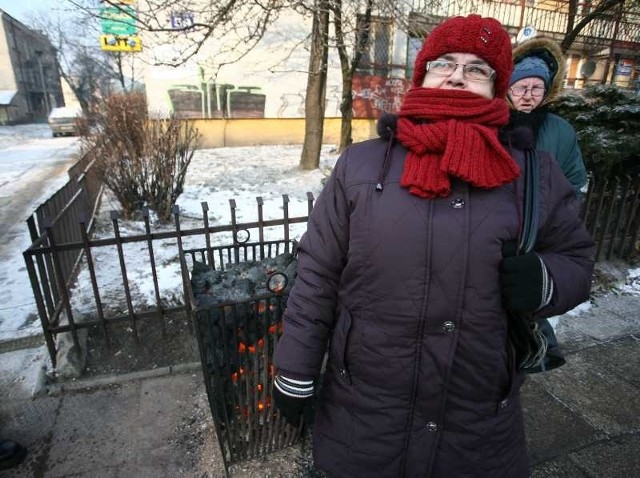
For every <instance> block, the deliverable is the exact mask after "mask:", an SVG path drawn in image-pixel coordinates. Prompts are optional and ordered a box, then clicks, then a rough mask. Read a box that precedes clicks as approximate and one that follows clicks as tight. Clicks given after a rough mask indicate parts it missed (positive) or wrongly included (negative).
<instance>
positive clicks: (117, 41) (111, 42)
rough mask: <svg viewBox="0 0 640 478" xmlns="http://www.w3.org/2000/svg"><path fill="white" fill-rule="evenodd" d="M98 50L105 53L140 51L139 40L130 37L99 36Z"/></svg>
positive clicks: (135, 37) (140, 44)
mask: <svg viewBox="0 0 640 478" xmlns="http://www.w3.org/2000/svg"><path fill="white" fill-rule="evenodd" d="M100 48H101V49H102V50H105V51H126V52H134V51H142V43H140V38H139V37H137V36H135V35H132V36H115V35H100Z"/></svg>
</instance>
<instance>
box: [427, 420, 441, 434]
mask: <svg viewBox="0 0 640 478" xmlns="http://www.w3.org/2000/svg"><path fill="white" fill-rule="evenodd" d="M426 426H427V430H428V431H430V432H437V431H438V424H437V423H436V422H429V423H427V425H426Z"/></svg>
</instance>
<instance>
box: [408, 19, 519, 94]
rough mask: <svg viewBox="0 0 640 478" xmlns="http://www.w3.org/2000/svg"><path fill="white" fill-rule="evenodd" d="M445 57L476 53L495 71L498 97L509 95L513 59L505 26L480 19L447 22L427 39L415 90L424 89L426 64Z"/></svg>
mask: <svg viewBox="0 0 640 478" xmlns="http://www.w3.org/2000/svg"><path fill="white" fill-rule="evenodd" d="M446 53H473V54H474V55H478V56H479V57H480V58H482V59H483V60H485V61H486V62H487V63H488V64H489V65H490V66H491V68H493V69H494V70H496V78H495V97H496V98H504V97H505V96H506V95H507V89H508V87H509V80H510V78H511V70H512V69H513V58H512V56H511V38H510V37H509V33H508V32H507V31H506V30H505V29H504V27H503V26H502V24H501V23H500V22H499V21H498V20H495V19H493V18H484V17H481V16H480V15H469V16H467V17H454V18H450V19H448V20H445V21H444V22H443V23H441V24H440V25H438V26H437V27H436V28H434V29H433V31H432V32H431V33H430V34H429V35H428V36H427V38H426V40H425V42H424V45H423V46H422V49H421V50H420V51H419V52H418V56H417V57H416V64H415V68H414V71H413V86H422V82H423V81H424V77H425V74H426V72H427V62H428V61H431V60H435V59H437V58H438V57H440V56H442V55H444V54H446Z"/></svg>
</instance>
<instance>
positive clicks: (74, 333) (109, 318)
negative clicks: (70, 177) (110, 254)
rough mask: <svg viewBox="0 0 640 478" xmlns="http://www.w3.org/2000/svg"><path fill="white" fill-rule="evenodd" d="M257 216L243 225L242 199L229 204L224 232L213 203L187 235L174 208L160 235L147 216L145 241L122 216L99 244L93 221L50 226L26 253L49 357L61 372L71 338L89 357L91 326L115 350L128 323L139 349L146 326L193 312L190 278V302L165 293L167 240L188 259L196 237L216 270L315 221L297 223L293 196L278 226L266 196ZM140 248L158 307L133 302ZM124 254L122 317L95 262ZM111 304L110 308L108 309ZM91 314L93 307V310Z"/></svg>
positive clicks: (121, 260)
mask: <svg viewBox="0 0 640 478" xmlns="http://www.w3.org/2000/svg"><path fill="white" fill-rule="evenodd" d="M256 200H257V210H258V220H257V221H252V222H246V223H239V222H238V221H237V212H236V209H237V207H236V203H235V200H234V199H231V200H229V207H230V213H231V224H227V225H221V226H211V225H210V224H209V207H208V204H207V203H206V202H203V203H202V212H203V217H202V223H203V227H198V228H191V229H184V230H183V229H182V225H181V219H180V213H179V208H178V207H177V206H174V208H173V214H174V223H173V226H174V228H173V230H166V231H160V232H158V231H155V232H154V231H152V229H151V224H150V218H149V211H148V209H145V210H143V221H144V230H145V232H144V234H135V235H128V236H124V235H122V234H121V233H120V222H119V217H118V214H117V213H115V212H112V213H111V223H112V228H113V237H108V238H103V239H91V238H90V234H89V232H90V229H91V228H90V227H89V225H88V224H87V222H86V215H85V214H78V215H77V217H76V219H77V221H78V222H77V223H76V224H74V225H70V224H69V223H68V222H65V229H64V230H61V229H58V228H56V227H55V226H56V224H59V222H58V223H56V222H55V221H44V222H43V230H42V232H41V235H40V236H39V237H37V238H36V240H35V241H34V242H33V244H32V245H31V246H30V247H29V248H28V249H27V250H26V251H25V252H24V253H23V256H24V259H25V262H26V265H27V271H28V274H29V278H30V281H31V286H32V289H33V294H34V298H35V302H36V307H37V311H38V315H39V318H40V322H41V324H42V329H43V334H44V338H45V341H46V344H47V348H48V351H49V355H50V358H51V362H52V365H53V367H54V368H55V367H56V361H57V347H56V336H57V335H58V334H61V333H70V335H71V338H72V341H73V345H74V347H75V350H76V351H77V352H78V353H80V351H81V350H82V347H81V344H80V338H79V336H78V331H79V330H81V329H88V328H90V327H98V328H99V329H100V330H101V331H102V333H103V334H104V338H105V341H106V344H107V345H109V324H111V323H115V322H122V321H128V322H129V324H130V329H131V332H132V334H133V336H134V339H135V343H136V344H139V340H140V337H139V334H138V324H139V322H140V321H141V320H142V319H152V320H158V321H159V324H158V325H159V326H160V327H163V328H164V318H165V317H167V316H169V315H171V314H173V313H177V312H186V311H188V310H189V307H191V303H190V302H189V299H188V297H189V295H188V291H187V289H186V285H184V284H185V280H186V278H184V277H183V288H184V294H183V302H182V303H178V304H166V303H165V301H164V300H163V297H162V294H161V292H160V287H159V281H158V265H157V264H156V260H155V252H154V251H155V249H156V247H157V244H158V243H159V242H160V241H163V246H164V247H174V248H175V249H176V250H177V251H178V254H180V255H181V254H183V253H184V247H183V239H184V238H186V237H196V238H199V240H201V241H203V242H204V250H206V251H208V252H207V253H206V254H207V257H208V259H209V263H213V261H214V258H213V256H212V255H211V254H214V252H213V251H214V250H215V251H216V252H215V254H218V255H219V258H220V259H222V258H223V257H224V255H225V254H226V255H227V256H228V257H229V258H230V259H231V260H235V261H236V262H237V261H239V260H241V258H242V257H245V256H246V255H247V254H248V252H247V251H248V249H247V248H248V247H250V246H249V245H248V244H246V239H245V237H250V235H251V233H253V234H255V236H256V237H257V238H258V241H259V242H260V245H259V246H256V247H258V248H262V252H261V253H263V254H266V253H267V252H268V250H267V251H265V249H264V248H265V247H266V248H268V244H267V243H268V241H266V239H265V231H268V230H271V229H273V228H274V227H279V228H280V227H281V228H282V230H281V232H280V233H279V234H278V235H279V236H281V237H282V238H283V239H284V240H286V241H288V240H290V237H291V226H292V225H294V224H299V223H304V222H306V221H307V218H308V215H305V216H301V217H290V215H289V196H288V195H283V197H282V202H283V205H282V217H281V218H278V219H269V220H265V219H264V212H263V205H264V203H263V200H262V198H260V197H258V198H256ZM313 201H314V197H313V194H312V193H307V203H308V211H309V212H310V211H311V209H312V208H313ZM220 234H224V235H226V236H228V235H229V234H231V237H232V243H231V244H230V245H228V246H226V247H220V248H217V249H213V245H214V244H215V243H216V242H218V243H219V240H218V239H217V238H216V236H217V235H220ZM131 244H138V245H139V249H143V250H144V249H146V255H147V257H148V262H147V264H148V268H149V269H148V270H149V271H150V272H151V277H152V282H153V288H154V296H155V303H153V304H146V305H144V306H141V305H138V304H137V303H136V302H135V301H134V300H133V298H132V287H131V280H130V277H129V276H130V272H129V271H128V270H127V260H126V255H125V251H124V247H125V245H131ZM106 247H110V248H114V247H115V248H116V251H117V257H118V267H119V273H120V277H121V280H122V295H123V297H124V300H125V309H126V310H125V311H124V312H120V313H118V312H117V308H114V307H106V305H105V300H104V297H103V294H102V292H101V288H100V285H99V280H98V276H99V271H100V267H101V265H102V266H104V265H103V264H100V263H98V261H96V260H95V258H94V256H95V254H96V252H97V251H98V250H99V249H100V248H106ZM69 258H73V259H74V262H73V264H74V265H75V266H74V267H73V268H71V269H70V267H69V265H70V264H71V261H70V259H69ZM81 258H84V262H85V264H86V269H87V271H88V274H89V280H90V283H91V294H92V304H91V307H90V308H91V309H92V310H93V313H91V314H88V315H87V314H86V313H85V314H82V316H81V317H80V318H79V317H78V316H80V315H81V314H79V313H78V312H77V311H74V309H73V306H72V302H71V296H72V290H73V286H74V279H75V276H76V271H77V268H78V267H77V266H78V264H79V263H80V259H81ZM107 305H108V304H107ZM85 308H86V304H85Z"/></svg>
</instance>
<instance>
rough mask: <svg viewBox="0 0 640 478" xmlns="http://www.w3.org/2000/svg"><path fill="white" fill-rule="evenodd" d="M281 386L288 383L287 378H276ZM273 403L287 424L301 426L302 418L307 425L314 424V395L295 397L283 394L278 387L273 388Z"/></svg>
mask: <svg viewBox="0 0 640 478" xmlns="http://www.w3.org/2000/svg"><path fill="white" fill-rule="evenodd" d="M276 380H277V381H278V383H279V384H282V383H286V380H287V379H286V378H284V377H282V376H278V377H276ZM273 402H274V403H275V405H276V408H277V409H278V411H279V412H280V415H281V416H283V417H284V419H285V420H286V421H287V423H288V424H289V425H291V426H293V427H296V428H297V427H298V426H299V425H300V417H301V416H302V418H303V419H304V421H305V423H306V424H307V425H311V424H312V423H313V395H309V396H304V397H295V396H290V395H287V394H285V393H283V392H282V391H281V390H280V389H279V388H278V386H277V385H275V384H274V387H273Z"/></svg>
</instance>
